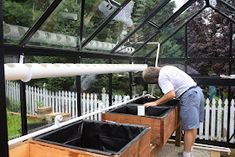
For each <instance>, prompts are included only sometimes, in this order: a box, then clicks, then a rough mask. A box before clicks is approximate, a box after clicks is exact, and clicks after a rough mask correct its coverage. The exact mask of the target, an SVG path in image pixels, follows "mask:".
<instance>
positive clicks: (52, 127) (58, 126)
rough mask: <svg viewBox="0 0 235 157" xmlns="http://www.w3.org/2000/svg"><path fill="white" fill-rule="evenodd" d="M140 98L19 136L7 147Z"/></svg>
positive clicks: (9, 142)
mask: <svg viewBox="0 0 235 157" xmlns="http://www.w3.org/2000/svg"><path fill="white" fill-rule="evenodd" d="M142 97H144V96H140V97H136V98H133V99H131V100H128V101H125V102H122V103H119V104H116V105H113V106H110V107H107V108H104V109H100V110H98V111H95V112H91V113H88V114H86V115H83V116H80V117H77V118H74V119H71V120H68V121H65V122H62V123H60V124H59V125H58V124H57V125H53V126H50V127H48V128H45V129H42V130H39V131H36V132H33V133H30V134H27V135H24V136H21V137H19V138H16V139H13V140H10V141H8V145H9V146H13V145H15V144H18V143H20V142H24V141H26V140H28V139H30V138H33V137H35V136H38V135H41V134H43V133H46V132H49V131H52V130H54V129H57V128H60V127H62V126H66V125H68V124H71V123H74V122H76V121H79V120H82V119H85V118H87V117H90V116H93V115H95V114H98V113H102V112H105V111H108V110H110V109H113V108H116V107H119V106H122V105H125V104H127V103H129V102H132V101H134V100H137V99H139V98H142ZM99 105H100V104H99Z"/></svg>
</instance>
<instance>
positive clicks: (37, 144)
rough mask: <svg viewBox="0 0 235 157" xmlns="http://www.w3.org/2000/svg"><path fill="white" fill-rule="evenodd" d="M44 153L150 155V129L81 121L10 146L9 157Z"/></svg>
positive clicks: (47, 156)
mask: <svg viewBox="0 0 235 157" xmlns="http://www.w3.org/2000/svg"><path fill="white" fill-rule="evenodd" d="M75 128H77V129H75ZM87 128H93V130H87ZM110 142H111V143H110ZM42 156H43V157H150V130H149V128H145V127H142V126H136V125H135V126H134V125H131V126H130V125H120V124H110V123H103V122H92V121H79V122H76V123H74V124H72V125H69V126H66V127H63V128H60V129H56V130H55V131H52V132H49V133H46V134H44V135H41V136H39V137H36V138H34V139H33V140H30V141H28V142H25V143H23V144H21V145H18V146H16V147H15V148H11V149H10V157H42Z"/></svg>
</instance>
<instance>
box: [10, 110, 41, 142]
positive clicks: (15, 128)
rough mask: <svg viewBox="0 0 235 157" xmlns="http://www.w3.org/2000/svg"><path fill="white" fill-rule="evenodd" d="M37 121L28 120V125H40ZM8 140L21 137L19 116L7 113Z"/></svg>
mask: <svg viewBox="0 0 235 157" xmlns="http://www.w3.org/2000/svg"><path fill="white" fill-rule="evenodd" d="M40 122H41V120H38V119H28V120H27V123H28V124H33V123H40ZM7 126H8V139H13V138H16V137H19V136H20V135H21V116H20V114H12V113H10V112H7Z"/></svg>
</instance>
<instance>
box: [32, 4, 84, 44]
mask: <svg viewBox="0 0 235 157" xmlns="http://www.w3.org/2000/svg"><path fill="white" fill-rule="evenodd" d="M79 30H80V0H66V1H62V2H61V3H60V4H59V6H58V7H57V8H56V9H55V10H54V12H53V13H52V14H51V16H49V18H48V19H47V20H46V21H45V23H44V24H43V25H42V27H41V28H40V29H39V30H38V31H37V32H36V33H35V34H34V35H33V37H32V38H31V39H30V42H29V43H28V45H29V44H30V45H39V46H46V47H57V48H76V47H77V46H78V41H77V37H78V34H79Z"/></svg>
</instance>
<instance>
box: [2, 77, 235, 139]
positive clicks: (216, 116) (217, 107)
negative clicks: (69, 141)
mask: <svg viewBox="0 0 235 157" xmlns="http://www.w3.org/2000/svg"><path fill="white" fill-rule="evenodd" d="M6 95H7V97H8V98H10V100H11V101H13V102H15V103H14V104H15V105H17V104H18V105H19V102H20V90H19V84H17V83H15V82H10V81H7V82H6ZM98 96H100V97H101V99H100V100H99V99H98ZM81 97H82V99H81V102H82V103H81V112H82V115H85V114H87V113H90V112H93V111H97V110H98V109H102V108H105V107H107V106H108V105H109V97H108V94H106V92H105V90H104V89H103V91H102V93H101V94H100V95H98V94H96V93H91V94H89V93H82V95H81ZM128 99H129V96H120V95H119V96H117V95H115V96H114V98H113V104H116V103H120V102H123V101H127V100H128ZM16 102H18V103H16ZM26 102H27V113H28V114H37V113H36V112H37V106H38V105H39V106H51V107H52V110H53V112H61V113H70V115H71V117H72V118H74V117H76V116H77V94H76V92H68V91H58V92H52V91H48V90H46V89H41V88H36V87H30V86H26ZM99 102H102V103H99ZM101 104H102V105H101ZM228 104H229V102H228V99H225V100H221V99H219V100H218V101H216V100H215V99H213V100H212V101H210V100H209V99H206V102H205V121H204V123H201V124H200V128H199V131H198V138H199V139H205V140H212V141H224V142H226V140H227V133H228V130H229V134H230V137H231V135H232V134H233V133H234V129H235V128H234V126H235V117H234V112H235V108H234V100H232V101H231V107H230V119H229V120H230V127H229V128H228V126H227V122H228V112H229V110H228V109H229V107H228ZM15 108H16V109H18V108H19V107H17V106H16V107H15ZM13 109H14V107H13ZM89 119H92V120H100V119H101V115H100V114H97V115H94V116H92V117H89ZM230 142H231V143H234V142H235V138H232V140H231V141H230Z"/></svg>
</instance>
